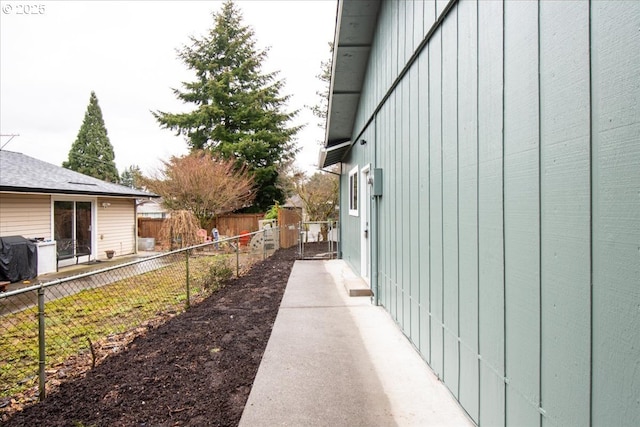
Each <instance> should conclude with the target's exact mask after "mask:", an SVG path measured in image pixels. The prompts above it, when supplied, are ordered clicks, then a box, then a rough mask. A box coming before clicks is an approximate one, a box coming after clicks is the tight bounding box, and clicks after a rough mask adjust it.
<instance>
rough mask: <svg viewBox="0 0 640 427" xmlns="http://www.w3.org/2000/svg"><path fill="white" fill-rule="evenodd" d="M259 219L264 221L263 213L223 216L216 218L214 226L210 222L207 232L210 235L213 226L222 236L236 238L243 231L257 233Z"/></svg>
mask: <svg viewBox="0 0 640 427" xmlns="http://www.w3.org/2000/svg"><path fill="white" fill-rule="evenodd" d="M261 219H264V213H255V214H229V215H224V216H220V217H218V218H216V221H215V224H214V223H213V222H212V223H211V224H210V227H209V228H208V229H207V231H208V232H209V234H211V229H212V228H213V227H214V225H215V226H216V228H217V229H218V232H219V233H220V235H222V236H238V235H239V234H240V233H242V232H243V231H248V232H254V231H258V230H259V229H260V227H259V225H258V221H259V220H261Z"/></svg>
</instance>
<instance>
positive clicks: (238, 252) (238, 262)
mask: <svg viewBox="0 0 640 427" xmlns="http://www.w3.org/2000/svg"><path fill="white" fill-rule="evenodd" d="M236 277H240V237H238V238H237V239H236Z"/></svg>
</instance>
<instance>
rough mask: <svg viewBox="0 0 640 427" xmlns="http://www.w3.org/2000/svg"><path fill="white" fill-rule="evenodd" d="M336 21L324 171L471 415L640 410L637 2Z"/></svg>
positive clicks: (376, 281)
mask: <svg viewBox="0 0 640 427" xmlns="http://www.w3.org/2000/svg"><path fill="white" fill-rule="evenodd" d="M336 28H337V30H336V37H335V44H334V57H333V66H334V67H333V71H332V79H331V89H330V102H329V117H328V126H327V134H326V141H325V148H324V149H323V150H322V152H321V157H320V162H321V164H320V167H327V166H329V165H332V164H337V163H340V165H341V174H342V175H341V205H342V206H344V208H343V209H341V213H340V216H341V218H340V219H341V227H340V230H341V242H342V246H341V248H342V257H343V259H344V260H345V261H346V262H347V263H348V264H349V265H350V266H351V267H352V268H353V269H354V270H355V271H356V272H357V273H359V274H361V275H362V276H363V277H364V278H365V279H366V280H368V281H369V282H370V285H371V287H372V290H373V291H374V293H375V297H374V298H375V302H377V303H379V304H381V305H382V306H384V307H385V308H386V309H387V310H388V311H389V313H390V314H391V316H392V317H393V318H394V319H395V320H396V322H397V323H398V325H399V327H400V328H401V329H402V331H403V332H404V333H405V335H406V336H407V337H408V339H409V340H410V341H411V342H412V343H413V345H414V346H415V348H416V350H417V351H419V352H420V354H421V355H422V357H423V358H424V360H425V361H426V362H427V363H428V364H429V365H430V366H431V368H432V369H433V371H434V372H435V373H436V374H437V375H438V377H439V378H440V379H441V380H442V381H443V383H444V384H445V385H446V386H447V387H448V388H449V390H450V391H451V393H452V394H453V396H455V398H456V399H458V401H459V402H460V405H461V406H462V407H463V408H464V409H465V411H467V413H468V414H469V415H470V416H471V418H472V419H473V420H474V421H475V422H476V423H478V424H479V425H482V426H485V425H486V426H499V425H509V426H540V425H543V426H544V425H550V426H551V425H555V426H570V425H575V426H588V425H616V426H632V425H633V426H637V425H640V31H639V29H640V2H637V1H627V2H622V1H559V2H551V1H539V2H538V1H529V2H525V1H504V2H503V1H471V0H460V1H453V0H452V1H417V0H416V1H373V0H372V1H355V0H354V1H350V0H341V1H339V4H338V19H337V27H336ZM413 392H419V390H415V391H413ZM425 392H426V391H425Z"/></svg>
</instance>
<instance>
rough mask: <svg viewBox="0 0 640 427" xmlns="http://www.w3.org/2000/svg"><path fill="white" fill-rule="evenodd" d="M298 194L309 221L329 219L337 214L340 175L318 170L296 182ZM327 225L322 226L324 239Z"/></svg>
mask: <svg viewBox="0 0 640 427" xmlns="http://www.w3.org/2000/svg"><path fill="white" fill-rule="evenodd" d="M296 189H297V193H298V196H300V199H302V203H304V207H305V209H306V213H307V220H309V221H329V220H332V219H334V218H335V217H336V216H337V211H336V207H337V206H338V177H337V176H335V175H330V174H327V173H321V172H316V173H315V174H313V175H312V176H311V178H309V179H302V180H298V181H297V183H296ZM327 231H328V229H327V227H326V225H323V226H322V227H321V233H322V237H323V239H324V240H326V239H327Z"/></svg>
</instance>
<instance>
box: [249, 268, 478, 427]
mask: <svg viewBox="0 0 640 427" xmlns="http://www.w3.org/2000/svg"><path fill="white" fill-rule="evenodd" d="M354 279H356V278H355V276H354V275H353V273H351V270H350V269H349V268H348V267H347V266H346V264H345V263H344V262H343V261H342V260H332V261H297V262H296V263H295V265H294V267H293V270H292V272H291V276H290V277H289V282H288V284H287V289H286V291H285V294H284V297H283V300H282V303H281V305H280V310H279V312H278V316H277V318H276V321H275V324H274V327H273V331H272V333H271V337H270V339H269V343H268V344H267V348H266V350H265V353H264V356H263V358H262V362H261V364H260V368H259V370H258V374H257V377H256V380H255V383H254V385H253V388H252V390H251V394H250V395H249V399H248V401H247V404H246V407H245V410H244V413H243V414H242V419H241V420H240V426H243V427H255V426H421V427H422V426H473V425H474V424H473V423H472V422H471V421H470V420H469V418H467V416H466V414H465V412H464V411H463V410H462V409H461V408H460V406H459V405H458V404H457V402H456V401H455V399H454V398H453V397H452V396H451V394H450V393H449V391H448V390H447V389H446V388H445V386H444V385H443V384H442V383H441V382H439V381H438V379H437V378H436V376H435V375H434V374H433V372H432V371H431V370H430V368H429V367H428V366H427V364H426V363H425V362H424V361H423V360H422V359H421V358H420V356H419V355H418V353H417V352H416V351H415V349H414V348H413V347H412V345H411V344H410V343H409V341H408V340H407V339H406V337H405V336H404V335H403V334H402V333H401V332H400V330H399V329H398V327H397V326H396V324H395V323H394V322H393V320H392V319H391V317H390V316H389V314H388V313H387V312H386V311H384V309H382V308H380V307H376V306H374V305H372V304H371V301H370V298H369V297H349V296H348V292H347V290H345V287H344V286H345V284H348V285H349V286H352V285H353V283H354Z"/></svg>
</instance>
